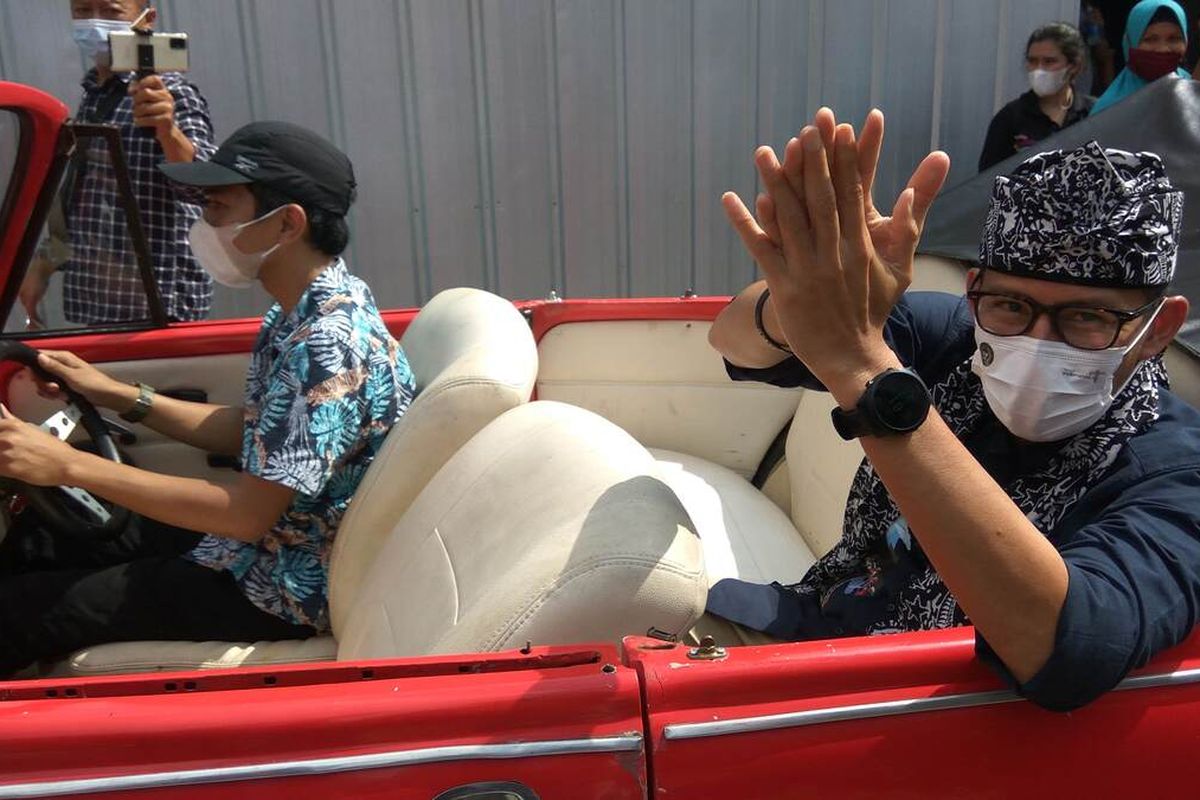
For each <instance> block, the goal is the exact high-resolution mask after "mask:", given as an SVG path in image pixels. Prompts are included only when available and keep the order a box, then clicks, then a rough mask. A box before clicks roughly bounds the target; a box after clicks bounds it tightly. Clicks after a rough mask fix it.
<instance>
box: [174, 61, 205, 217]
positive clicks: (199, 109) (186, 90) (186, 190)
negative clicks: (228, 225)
mask: <svg viewBox="0 0 1200 800" xmlns="http://www.w3.org/2000/svg"><path fill="white" fill-rule="evenodd" d="M162 77H163V84H164V85H165V86H166V87H167V89H168V90H169V91H170V92H171V95H172V96H173V97H174V98H175V125H176V127H178V128H179V130H180V131H182V132H183V135H184V136H186V137H187V138H188V140H189V141H190V142H191V143H192V146H193V147H195V148H196V155H195V160H196V161H208V160H209V159H210V158H212V155H213V153H215V152H217V145H216V143H215V142H214V139H215V136H214V135H213V126H212V118H211V117H210V115H209V111H208V101H207V100H205V99H204V95H202V94H200V90H199V89H197V88H196V87H195V86H193V85H192V84H190V83H188V82H187V81H186V80H184V78H183V76H182V75H180V74H179V73H177V72H174V73H167V74H166V75H163V76H162ZM172 185H173V186H174V188H175V192H176V194H178V195H179V197H180V199H181V200H183V201H184V202H186V203H194V204H196V205H204V192H203V191H202V190H200V189H196V188H194V187H189V186H183V185H181V184H174V183H173V184H172Z"/></svg>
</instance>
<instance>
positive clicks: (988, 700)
mask: <svg viewBox="0 0 1200 800" xmlns="http://www.w3.org/2000/svg"><path fill="white" fill-rule="evenodd" d="M1189 683H1200V669H1186V670H1178V671H1176V672H1164V673H1159V674H1157V675H1138V676H1137V677H1133V678H1126V679H1125V680H1123V681H1121V683H1119V684H1117V686H1116V687H1115V689H1114V691H1125V690H1129V689H1151V688H1155V687H1160V686H1181V685H1185V684H1189ZM1021 699H1022V698H1021V697H1020V696H1018V695H1016V694H1014V693H1013V692H1010V691H1007V690H997V691H990V692H968V693H964V694H951V695H945V696H943V697H917V698H911V699H906V700H888V701H885V702H880V703H862V704H860V705H852V706H834V707H832V708H814V709H810V710H808V711H792V712H788V713H784V714H769V715H765V716H760V717H742V718H740V719H722V720H715V721H713V722H685V723H677V724H674V725H667V726H666V727H665V728H664V729H663V738H665V739H671V740H678V739H703V738H707V737H710V736H728V735H732V734H736V733H758V732H761V731H774V730H779V729H781V728H801V727H805V726H808V725H823V724H825V723H827V722H843V721H846V720H852V719H872V718H874V717H892V716H899V715H901V714H919V713H922V712H925V711H947V710H950V709H958V708H974V707H976V706H992V705H998V704H1001V703H1015V702H1018V701H1020V700H1021Z"/></svg>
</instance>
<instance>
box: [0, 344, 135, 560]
mask: <svg viewBox="0 0 1200 800" xmlns="http://www.w3.org/2000/svg"><path fill="white" fill-rule="evenodd" d="M37 357H38V351H37V350H34V349H33V348H32V347H29V346H28V345H25V344H22V343H21V342H17V341H0V362H4V361H15V362H17V363H18V364H22V365H24V366H26V367H29V368H30V369H31V370H33V372H34V373H35V374H36V375H37V376H38V377H39V378H41V379H42V380H44V381H49V382H53V383H56V384H58V385H59V387H60V388H61V389H62V391H63V394H64V395H66V398H67V401H66V402H67V405H68V406H73V407H74V408H75V410H76V411H78V412H79V424H81V425H82V426H83V429H84V430H85V431H87V435H88V436H89V437H90V438H91V440H92V445H93V446H94V447H95V452H96V454H97V455H99V456H100V457H101V458H106V459H108V460H109V461H113V462H116V463H118V464H120V463H121V454H120V452H119V451H118V450H117V445H116V442H114V441H113V437H112V433H111V432H110V431H109V429H108V426H107V425H106V424H105V423H104V419H103V418H101V416H100V412H98V411H97V410H96V407H95V406H93V405H92V404H91V402H89V401H88V400H87V398H85V397H84V396H83V395H81V394H79V393H78V392H76V391H75V390H73V389H71V387H69V386H67V385H66V383H65V382H64V381H63V380H62V379H61V378H56V377H55V376H53V375H51V374H50V373H49V372H47V371H46V370H45V369H43V368H42V367H41V366H40V365H39V364H38V361H37ZM51 433H52V434H55V435H57V433H56V432H55V431H53V430H52V431H51ZM5 483H6V484H7V485H8V486H9V487H10V488H12V489H13V490H14V491H16V492H17V493H19V494H21V495H23V496H24V497H25V499H26V500H28V501H29V505H30V506H31V507H32V508H33V509H34V510H36V511H37V513H38V516H39V517H41V520H42V523H43V524H44V525H45V526H46V527H48V528H51V529H53V530H54V531H57V532H58V533H61V534H63V535H64V536H70V537H73V538H79V539H93V540H95V539H99V540H108V539H112V538H115V537H117V536H119V535H120V534H121V532H122V531H124V530H125V525H126V523H127V522H128V520H129V510H128V509H126V508H123V507H121V506H114V505H112V504H110V503H101V502H100V501H99V500H97V499H96V498H95V497H93V496H92V495H91V494H89V493H88V492H86V491H84V490H83V489H80V488H78V487H74V486H34V485H32V484H29V483H25V482H24V481H17V480H11V479H10V480H7V481H5Z"/></svg>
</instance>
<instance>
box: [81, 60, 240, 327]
mask: <svg viewBox="0 0 1200 800" xmlns="http://www.w3.org/2000/svg"><path fill="white" fill-rule="evenodd" d="M135 77H136V76H135V75H134V74H133V73H124V74H118V75H114V76H113V77H112V78H110V79H109V80H108V82H107V83H105V84H104V85H103V86H101V85H100V83H99V82H98V80H97V77H96V70H94V69H93V70H91V71H90V72H88V74H87V76H86V77H85V78H84V80H83V100H82V101H81V102H80V104H79V114H78V117H79V119H81V120H83V121H86V122H103V123H107V124H110V125H116V126H117V127H118V129H119V131H120V135H121V146H122V148H123V149H124V152H125V160H126V162H127V165H128V167H129V180H130V183H131V184H132V185H133V195H134V199H135V200H136V202H137V205H138V209H139V212H140V215H141V220H142V227H143V229H144V230H145V233H146V239H147V242H148V244H149V247H150V261H151V263H152V265H153V268H154V277H155V279H156V280H157V282H158V293H159V296H160V297H161V298H162V303H163V309H164V310H165V311H166V315H167V318H168V319H170V320H173V321H191V320H199V319H204V318H205V317H207V316H208V311H209V308H210V307H211V306H212V292H213V286H212V279H211V278H210V277H209V276H208V273H207V272H205V271H204V269H203V268H202V267H201V266H200V265H199V264H197V263H196V259H195V257H193V256H192V251H191V248H190V247H189V245H188V232H189V231H190V230H191V227H192V223H194V222H195V221H196V218H197V217H199V216H200V206H199V205H197V203H198V202H202V201H203V195H201V194H198V193H196V192H195V191H194V190H189V189H187V188H186V187H182V186H180V185H178V184H174V183H172V182H171V181H170V180H169V179H168V178H167V176H166V175H164V174H163V173H162V171H161V170H159V168H158V165H159V164H161V163H162V162H163V161H164V160H165V159H166V156H165V155H163V150H162V145H160V144H159V143H158V138H157V137H156V135H155V133H154V129H153V128H143V127H139V126H137V125H134V123H133V97H131V96H130V95H129V94H128V91H127V90H128V87H129V84H130V82H131V81H132V80H133V79H134V78H135ZM160 77H161V78H162V82H163V85H164V86H166V88H167V89H168V90H169V91H170V92H171V95H172V97H174V98H175V125H176V126H177V127H178V128H179V130H181V131H182V132H183V134H184V135H185V136H187V138H188V140H189V141H191V143H192V145H193V147H195V149H196V154H195V158H196V160H197V161H206V160H208V159H209V158H211V157H212V154H213V153H214V152H216V149H217V146H216V144H214V142H213V127H212V122H211V121H210V120H209V113H208V102H207V101H206V100H205V99H204V97H203V96H202V95H201V94H200V91H199V90H198V89H197V88H196V87H195V86H193V85H192V84H191V83H189V82H188V81H187V80H185V79H184V77H183V76H182V75H180V74H179V73H177V72H170V73H166V74H164V75H161V76H160ZM110 92H117V93H119V94H120V95H121V101H120V102H119V103H117V104H116V106H115V107H113V109H112V111H111V112H110V113H109V114H107V115H105V116H104V118H103V119H100V118H98V114H99V113H100V110H101V109H102V108H103V107H104V105H105V96H106V95H107V94H108V93H110ZM119 197H120V189H119V186H118V184H117V174H116V171H115V170H114V169H113V166H112V164H111V159H110V153H109V149H108V145H107V144H106V143H105V142H104V141H103V140H100V139H92V140H89V144H88V145H87V149H86V152H85V153H83V161H82V163H81V164H80V165H79V168H78V174H77V176H76V181H75V184H74V192H73V195H72V197H71V199H70V202H69V205H68V208H67V213H66V222H67V228H68V231H69V237H70V246H71V256H70V258H69V259H68V260H67V261H66V262H65V263H64V264H63V265H62V267H61V270H62V273H63V312H64V314H65V316H66V318H67V321H69V322H73V323H79V324H85V325H95V324H101V323H106V322H129V321H135V320H145V319H149V313H150V312H149V307H148V306H147V304H146V289H145V287H144V286H143V284H142V275H141V273H140V272H139V270H138V264H137V257H136V256H135V254H134V251H133V240H132V238H131V237H130V234H129V228H128V223H127V222H126V215H125V210H124V209H123V208H122V207H121V206H120V204H119V203H118V202H117V201H118V198H119Z"/></svg>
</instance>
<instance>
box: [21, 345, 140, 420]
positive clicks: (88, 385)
mask: <svg viewBox="0 0 1200 800" xmlns="http://www.w3.org/2000/svg"><path fill="white" fill-rule="evenodd" d="M38 365H39V366H41V368H42V369H44V370H46V371H47V372H49V373H50V374H51V375H53V376H54V377H56V378H59V379H60V380H61V382H62V383H65V384H66V385H67V386H69V387H70V388H72V389H74V390H75V391H76V392H78V393H79V394H81V395H83V396H84V398H85V399H87V400H88V401H89V402H91V404H92V405H94V406H99V407H103V408H114V407H119V408H120V409H122V410H123V409H125V408H127V407H128V406H130V405H132V404H133V402H134V401H135V400H136V399H137V393H138V390H137V388H136V387H134V386H131V385H130V384H127V383H122V382H121V381H118V380H117V379H115V378H112V377H110V376H108V375H106V374H104V373H103V372H101V371H100V370H98V369H96V368H95V367H93V366H92V365H91V364H89V363H87V362H86V361H84V360H83V359H82V358H80V357H79V356H77V355H75V354H74V353H70V352H67V351H66V350H42V351H40V352H39V353H38ZM30 373H31V374H32V377H33V379H34V381H35V382H36V384H37V387H38V394H40V395H41V396H42V397H46V398H49V399H51V400H63V399H64V397H63V393H62V389H61V388H60V386H59V384H58V383H51V382H47V381H45V380H43V379H42V378H40V377H38V375H37V374H36V373H34V372H33V371H32V370H30Z"/></svg>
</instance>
